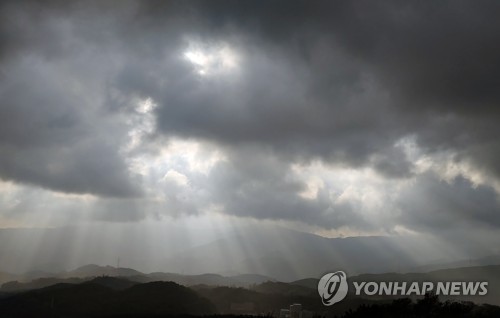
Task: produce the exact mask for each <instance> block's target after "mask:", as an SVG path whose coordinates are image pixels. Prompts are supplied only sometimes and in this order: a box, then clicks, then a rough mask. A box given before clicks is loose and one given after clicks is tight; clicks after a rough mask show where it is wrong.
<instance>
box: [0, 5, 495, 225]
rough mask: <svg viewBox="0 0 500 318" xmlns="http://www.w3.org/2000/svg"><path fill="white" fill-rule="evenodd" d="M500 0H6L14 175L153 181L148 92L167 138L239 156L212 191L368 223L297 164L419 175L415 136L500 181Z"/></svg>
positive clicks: (7, 131) (468, 191)
mask: <svg viewBox="0 0 500 318" xmlns="http://www.w3.org/2000/svg"><path fill="white" fill-rule="evenodd" d="M499 11H500V5H499V4H498V3H497V2H493V1H484V2H481V3H472V2H465V1H448V2H447V1H443V2H404V3H403V2H399V1H384V2H374V1H371V2H370V1H366V2H364V1H362V2H352V1H335V2H333V1H328V2H327V1H316V2H310V1H294V2H290V1H265V2H264V1H261V2H256V1H252V2H243V3H242V2H234V1H210V2H208V1H191V2H172V1H168V2H154V1H141V2H112V3H111V4H106V3H101V2H87V1H85V2H71V3H66V2H64V3H63V2H50V3H45V2H44V3H41V2H40V3H37V2H24V3H22V4H18V3H15V2H12V3H6V4H4V7H3V10H2V13H3V14H2V22H1V31H0V32H1V33H0V39H1V40H2V44H1V45H2V50H1V51H2V53H1V55H0V57H1V59H2V60H1V62H0V63H1V64H0V65H1V83H0V85H1V91H0V94H1V107H0V114H1V117H0V154H1V157H0V177H1V178H3V179H8V180H14V181H18V182H25V183H31V184H36V185H39V186H42V187H46V188H50V189H55V190H58V191H64V192H75V193H94V194H97V195H100V196H114V197H130V196H135V195H138V194H140V193H141V190H140V188H141V185H142V183H141V180H140V179H138V177H136V176H134V175H132V174H131V173H130V172H129V171H128V167H127V159H128V158H127V155H128V154H127V153H124V152H123V151H121V149H123V145H124V144H125V143H126V140H127V134H128V132H129V128H130V127H127V124H126V122H127V120H126V118H128V117H127V116H132V115H133V114H134V108H133V106H134V102H133V101H137V100H139V99H145V98H151V99H152V100H153V102H154V103H155V104H156V105H157V108H156V109H155V110H154V115H155V119H156V125H157V127H156V128H157V129H156V131H155V132H153V135H155V136H151V137H156V138H157V139H155V138H152V139H151V140H153V141H151V142H152V143H153V147H154V146H157V145H160V144H161V142H162V141H163V140H164V138H167V139H168V138H170V137H180V138H185V139H191V140H202V141H209V142H211V143H213V144H216V145H218V146H220V147H221V149H224V151H226V152H227V153H229V157H228V158H229V161H227V162H223V163H220V164H218V165H217V166H216V167H215V170H214V171H213V172H211V174H210V176H209V177H208V178H207V179H206V180H201V179H200V180H199V182H200V183H201V184H202V185H203V186H204V188H205V190H206V189H208V192H209V193H210V196H211V197H210V198H206V197H204V198H203V203H205V202H207V203H210V202H212V201H213V202H215V203H220V204H222V205H224V206H225V207H226V212H228V213H231V214H235V215H241V216H254V217H257V218H272V219H291V220H297V221H302V222H305V223H309V224H320V225H323V226H326V227H331V228H338V227H341V226H344V225H352V226H353V227H361V228H363V227H366V226H367V225H366V220H364V219H363V217H361V216H359V215H357V214H356V212H355V210H356V207H355V206H351V205H349V204H347V205H338V206H335V204H332V203H331V202H330V201H329V199H327V197H328V194H327V193H322V192H321V191H320V192H319V194H318V197H317V198H316V199H315V200H312V201H311V200H307V199H304V198H301V197H300V196H298V195H297V193H299V192H300V191H301V190H303V189H304V187H305V183H304V180H290V179H287V178H288V176H289V174H290V168H289V165H290V164H291V163H304V164H307V163H309V162H311V161H312V160H321V161H323V162H326V163H328V164H334V165H337V166H341V167H352V168H364V167H370V168H373V169H375V170H376V171H377V172H378V173H379V174H381V175H382V176H383V177H385V178H387V179H404V178H410V177H415V175H414V174H415V169H414V168H415V167H414V163H413V162H412V160H411V158H408V157H407V154H406V153H405V152H404V151H403V149H402V148H401V147H399V146H398V143H399V142H400V141H401V140H402V139H404V138H409V137H411V138H414V140H415V141H416V143H417V145H418V147H419V148H420V149H421V150H422V152H423V153H424V155H430V156H432V155H433V154H436V153H439V152H443V151H448V152H452V153H454V154H456V158H457V160H458V161H464V162H471V163H473V164H474V166H475V168H476V169H477V170H479V171H481V172H484V173H486V174H491V175H493V176H495V177H496V178H499V177H500V170H499V166H498V164H497V162H499V160H500V146H499V145H498V142H497V136H498V135H499V134H500V128H499V127H498V125H497V122H498V120H499V117H500V112H499V108H498V104H499V102H500V93H499V90H498V89H496V88H497V87H499V84H500V77H499V76H498V73H499V71H500V63H499V60H498V58H497V57H498V56H500V41H498V40H499V34H500V33H499V31H498V30H500V22H498V21H499V20H498V19H497V17H498V16H499V14H500V12H499ZM190 41H191V42H195V43H197V44H198V45H199V46H200V47H201V49H202V50H205V51H207V52H210V51H212V52H217V50H218V49H219V48H220V47H221V46H223V45H227V46H229V47H231V48H233V49H234V50H235V52H236V53H237V54H238V55H239V57H240V61H239V63H240V64H239V65H238V67H239V68H240V69H241V70H240V71H238V72H236V73H235V75H234V74H233V75H231V74H230V75H229V76H212V77H210V76H206V77H203V76H200V75H199V74H198V73H197V72H196V66H195V65H192V64H191V63H190V62H188V61H187V60H186V59H185V58H184V56H183V54H184V53H185V52H186V50H188V49H189V48H188V47H189V43H190ZM155 142H157V143H158V144H155ZM248 149H252V151H253V152H252V151H251V152H249V150H248ZM429 187H430V188H432V184H430V185H429ZM424 188H425V186H422V189H424ZM460 189H461V191H462V192H463V197H464V198H465V197H467V196H468V195H471V196H472V197H474V196H475V195H476V194H477V193H476V192H474V191H475V190H474V189H473V188H472V187H471V186H470V185H469V184H467V183H464V184H463V185H462V186H461V187H460ZM165 190H166V191H167V192H175V191H176V190H175V189H174V188H173V187H170V188H168V187H167V188H166V189H165ZM438 190H439V189H438ZM443 191H445V190H443ZM420 195H421V196H422V197H425V196H429V195H431V194H430V193H427V192H425V191H424V190H422V191H421V192H420ZM167 196H170V197H171V198H172V200H171V201H173V202H176V200H177V197H176V196H175V195H174V194H172V193H168V194H167ZM451 199H452V198H450V200H451ZM408 200H409V201H412V200H417V199H412V197H408ZM110 202H111V201H110ZM433 202H436V203H435V206H436V207H441V206H442V207H443V209H448V208H450V209H451V208H452V207H450V206H447V205H446V204H444V203H441V202H440V201H438V200H433ZM488 202H490V203H491V209H492V210H494V211H498V209H499V207H498V204H497V203H495V201H488ZM119 205H120V203H116V202H115V201H113V203H112V204H111V203H110V206H119ZM174 205H175V207H176V208H179V209H181V208H182V206H184V207H186V206H187V209H188V210H189V213H195V211H196V208H195V207H193V206H192V205H186V204H184V203H182V202H181V203H175V204H174ZM194 205H196V204H194ZM407 209H409V208H408V207H407ZM437 209H438V208H433V207H430V208H429V210H432V211H437ZM464 209H466V210H467V211H469V210H471V209H475V207H474V206H469V205H464ZM102 210H106V208H103V209H102ZM415 213H416V212H415ZM460 213H462V212H460ZM463 213H468V212H466V211H465V210H464V211H463ZM463 213H462V214H463ZM470 213H471V214H470V215H471V217H474V214H472V211H470ZM125 214H127V215H130V217H127V219H134V218H137V217H141V215H142V214H141V213H139V212H138V211H137V209H135V208H130V209H129V213H125ZM432 215H438V213H437V212H436V213H432ZM447 217H448V216H447ZM450 217H451V215H450ZM102 218H107V217H106V216H103V217H102ZM109 218H110V219H115V218H116V216H115V215H114V214H113V215H110V217H109ZM480 219H481V218H480ZM417 221H418V220H417V219H412V218H404V222H408V223H412V222H417ZM410 227H411V226H410Z"/></svg>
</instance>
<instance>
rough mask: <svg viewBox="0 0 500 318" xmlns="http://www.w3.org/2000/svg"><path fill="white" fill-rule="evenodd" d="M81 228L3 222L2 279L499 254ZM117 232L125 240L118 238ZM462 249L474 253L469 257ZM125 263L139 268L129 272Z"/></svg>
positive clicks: (283, 276)
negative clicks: (194, 237)
mask: <svg viewBox="0 0 500 318" xmlns="http://www.w3.org/2000/svg"><path fill="white" fill-rule="evenodd" d="M78 232H83V230H81V229H77V228H59V229H45V230H41V229H38V230H37V229H9V230H1V229H0V255H12V253H11V251H12V250H16V251H18V252H16V254H15V255H12V256H11V257H1V258H0V269H1V270H4V271H5V272H14V273H15V274H16V275H17V276H16V275H12V274H6V273H3V274H2V273H0V283H1V282H7V281H12V280H18V281H30V280H32V279H36V278H42V277H53V276H58V277H60V278H69V277H87V276H89V275H90V274H91V273H94V274H97V275H111V273H110V271H112V272H113V273H112V275H113V276H143V275H142V273H152V274H148V275H150V277H154V276H155V275H160V276H161V277H163V276H165V275H166V274H164V272H168V273H179V274H181V275H182V277H175V274H168V275H170V276H171V277H170V278H169V279H170V280H172V281H179V282H180V283H182V284H188V285H191V284H192V283H191V282H189V281H187V282H185V281H184V279H188V280H189V279H191V278H185V276H192V275H204V273H215V274H220V275H222V276H224V277H228V276H229V277H231V278H232V279H233V280H234V281H236V282H233V281H231V280H230V281H229V282H222V283H221V284H224V285H230V284H235V285H244V284H243V283H256V282H257V283H258V282H260V279H259V278H258V277H257V278H256V279H255V278H254V277H252V276H247V277H245V276H239V277H235V276H238V275H240V274H244V273H255V274H259V275H262V276H264V277H272V278H274V279H276V280H279V281H294V280H297V279H300V278H303V277H319V276H320V275H321V274H323V273H325V272H328V271H333V270H344V271H346V272H348V273H349V274H350V275H357V274H362V273H385V272H410V271H416V272H423V271H429V270H435V269H440V268H453V267H463V266H472V265H477V266H483V265H495V264H500V255H494V254H491V256H488V257H485V255H489V254H487V253H488V252H491V251H490V250H481V249H478V248H477V247H473V246H472V245H471V246H467V245H466V244H464V245H463V246H461V249H462V250H463V251H462V252H460V253H455V254H454V252H453V251H451V250H450V249H446V247H445V246H442V245H438V244H432V242H429V241H427V240H426V238H424V237H415V236H373V237H347V238H325V237H322V236H318V235H314V234H311V233H303V232H298V231H294V230H290V229H284V228H280V227H264V226H262V227H261V226H247V227H243V228H238V230H237V231H235V232H234V233H232V234H231V235H220V236H218V237H217V238H216V239H214V240H210V239H207V240H205V241H202V240H200V239H197V240H195V241H194V242H192V240H191V239H189V234H188V233H185V232H182V231H179V230H177V231H175V230H174V231H173V232H172V233H170V234H168V235H169V236H161V235H160V234H158V233H157V232H154V233H156V234H151V237H148V238H145V236H143V235H136V234H135V233H133V232H126V235H118V234H117V233H107V231H97V230H95V231H93V230H88V231H87V232H84V234H85V235H84V237H85V240H82V239H81V238H79V236H78ZM158 232H159V233H160V232H161V231H158ZM115 234H116V235H115ZM165 235H166V234H165ZM116 237H122V239H121V240H120V241H115V240H114V239H115V238H116ZM16 242H23V246H25V247H26V248H23V249H18V248H17V246H15V245H9V244H16ZM202 242H205V243H202ZM443 250H444V251H446V253H443ZM110 251H111V252H112V253H113V255H112V256H110ZM463 255H468V256H469V255H470V257H469V258H464V256H463ZM118 258H121V260H122V264H126V265H127V266H122V267H121V269H120V272H119V273H117V272H116V271H115V270H113V269H112V268H111V267H106V266H104V268H100V269H99V272H98V273H97V272H96V271H95V269H94V268H92V267H87V266H84V267H80V268H79V269H78V272H75V271H74V270H73V271H69V272H66V274H61V273H62V272H64V271H67V270H68V269H69V268H76V267H78V266H81V265H82V264H88V263H91V264H99V265H104V264H115V263H116V262H117V259H118ZM462 259H464V260H463V261H462ZM124 267H128V268H135V269H137V271H133V270H132V271H130V272H127V269H125V268H124ZM33 270H36V271H33ZM22 272H29V273H28V274H22ZM204 278H205V279H206V283H208V284H211V283H213V280H215V281H221V280H224V279H222V278H221V277H214V276H206V275H205V276H204ZM162 279H163V278H162ZM195 280H198V278H196V279H195Z"/></svg>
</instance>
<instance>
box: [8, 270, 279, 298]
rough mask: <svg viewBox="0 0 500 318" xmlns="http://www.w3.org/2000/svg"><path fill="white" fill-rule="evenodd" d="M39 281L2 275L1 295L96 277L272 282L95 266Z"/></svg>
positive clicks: (257, 277)
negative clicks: (146, 272)
mask: <svg viewBox="0 0 500 318" xmlns="http://www.w3.org/2000/svg"><path fill="white" fill-rule="evenodd" d="M39 274H40V275H41V276H42V277H38V276H36V275H35V276H34V275H33V274H31V273H30V274H28V275H27V276H23V275H5V274H4V276H3V277H4V279H7V281H6V282H4V283H3V285H1V287H0V291H3V292H13V291H24V290H32V289H37V288H43V287H47V286H51V285H54V284H57V283H70V284H78V283H82V282H85V281H89V280H91V279H93V278H95V277H98V278H102V277H121V278H126V279H128V280H130V281H133V282H135V283H149V282H155V281H170V282H175V283H177V284H180V285H184V286H193V285H210V286H233V287H248V286H250V285H255V284H260V283H263V282H267V281H274V279H273V278H270V277H267V276H262V275H254V274H245V275H235V276H222V275H218V274H202V275H181V274H174V273H160V272H155V273H150V274H145V273H141V272H139V271H137V270H135V269H131V268H122V267H120V268H116V267H113V266H98V265H94V264H90V265H85V266H81V267H78V268H76V269H74V270H72V271H67V272H66V271H65V272H61V273H57V274H47V273H39Z"/></svg>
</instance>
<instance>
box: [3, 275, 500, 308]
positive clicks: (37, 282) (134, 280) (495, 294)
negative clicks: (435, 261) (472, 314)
mask: <svg viewBox="0 0 500 318" xmlns="http://www.w3.org/2000/svg"><path fill="white" fill-rule="evenodd" d="M114 278H119V279H122V281H121V282H122V285H120V286H121V287H120V288H117V286H114V285H106V284H105V282H107V281H109V282H111V283H114V282H115V281H114V280H113V279H114ZM318 279H319V276H318V277H316V278H307V279H301V280H297V281H293V282H290V283H285V282H279V281H277V280H275V279H273V278H271V277H268V276H262V275H237V276H222V275H218V274H203V275H181V274H173V273H160V272H156V273H150V274H145V273H141V272H139V271H136V270H134V269H130V268H115V267H112V266H97V265H85V266H82V267H79V268H77V269H75V270H72V271H69V272H62V273H59V274H57V275H54V276H53V277H44V278H36V279H32V280H29V281H24V282H19V281H10V282H6V283H4V284H3V285H2V286H1V288H0V292H3V293H13V292H14V293H15V292H21V291H28V290H34V289H40V288H46V287H49V286H53V285H57V284H66V285H67V284H82V283H86V282H89V281H93V282H94V283H96V282H98V283H100V284H101V285H105V286H107V287H110V288H112V289H122V288H128V287H131V286H133V285H135V284H144V283H151V282H157V281H163V282H174V283H176V284H179V285H183V286H187V287H194V288H196V289H201V290H203V289H204V288H210V289H212V288H214V287H239V288H241V287H244V288H247V289H249V290H252V291H254V292H258V293H261V294H279V295H286V296H310V295H315V296H317V292H316V288H317V284H318ZM124 281H125V282H126V283H123V282H124ZM348 281H349V283H350V284H351V288H350V291H351V292H352V291H354V288H353V286H352V283H353V282H360V281H375V282H381V281H386V282H391V281H398V282H400V281H401V282H402V281H406V282H414V281H417V282H422V281H431V282H438V281H487V282H489V288H488V294H487V295H486V296H473V297H465V296H461V297H459V299H461V300H470V301H474V302H477V303H481V302H485V303H490V304H497V305H500V265H492V266H475V267H464V268H453V269H444V270H437V271H430V272H425V273H405V274H401V273H383V274H362V275H350V276H349V277H348ZM370 298H371V299H387V297H377V296H373V297H370Z"/></svg>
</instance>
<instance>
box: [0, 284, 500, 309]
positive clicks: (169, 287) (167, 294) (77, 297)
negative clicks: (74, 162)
mask: <svg viewBox="0 0 500 318" xmlns="http://www.w3.org/2000/svg"><path fill="white" fill-rule="evenodd" d="M293 303H301V304H302V307H303V310H304V311H303V317H310V318H312V317H339V318H340V317H342V318H353V317H454V318H457V317H500V307H497V306H492V305H478V304H474V303H472V302H453V301H446V302H441V301H440V300H439V299H438V298H437V297H435V296H426V297H425V298H423V299H420V300H416V301H412V300H410V299H396V300H376V301H373V300H371V301H368V300H366V299H360V298H355V297H348V298H346V299H344V300H343V301H342V302H340V303H338V304H335V305H334V306H332V307H325V306H323V305H322V304H321V301H320V298H319V297H318V295H317V293H316V292H315V291H314V290H308V289H304V288H296V289H291V288H287V286H286V285H281V284H276V283H271V282H269V283H265V284H261V285H256V286H254V287H253V288H250V289H245V288H241V287H227V286H219V287H217V286H206V285H198V286H192V287H190V288H189V287H185V286H181V285H178V284H176V283H173V282H149V283H137V282H133V281H130V280H127V279H124V278H116V277H97V278H94V279H92V280H89V281H85V282H83V283H57V284H55V285H52V286H48V287H44V288H39V289H33V290H28V291H22V292H16V293H4V294H1V295H0V317H2V318H10V317H12V318H17V317H42V318H43V317H51V318H62V317H96V318H97V317H193V316H205V317H222V316H224V317H233V316H248V317H250V316H261V317H262V316H268V317H270V316H274V317H277V316H279V311H280V309H281V308H288V306H289V305H290V304H293Z"/></svg>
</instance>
